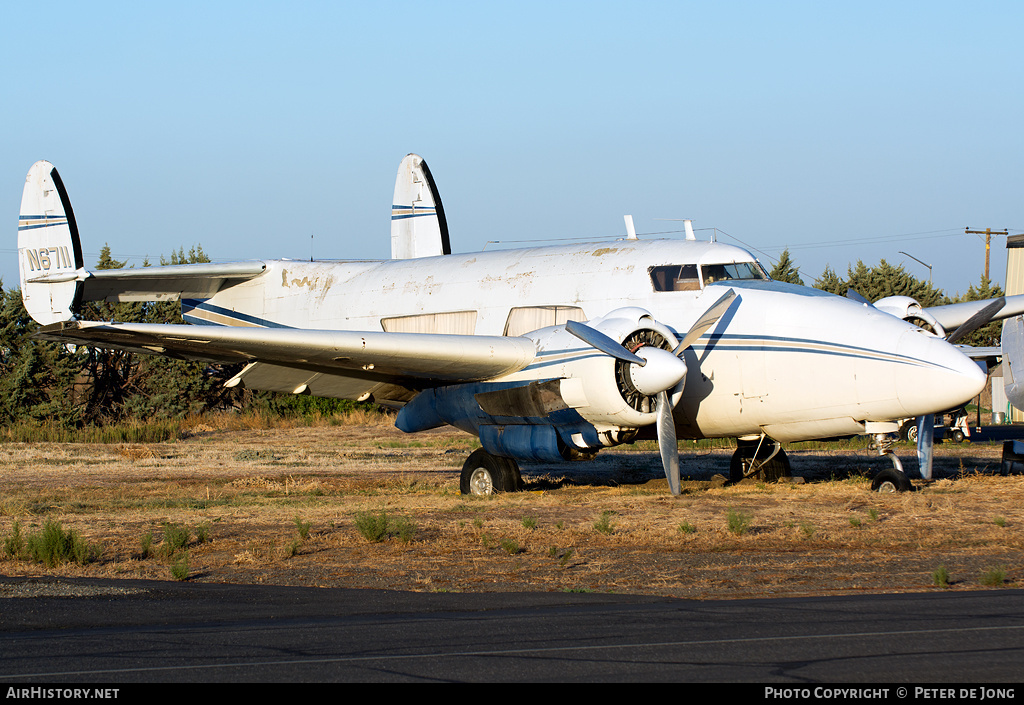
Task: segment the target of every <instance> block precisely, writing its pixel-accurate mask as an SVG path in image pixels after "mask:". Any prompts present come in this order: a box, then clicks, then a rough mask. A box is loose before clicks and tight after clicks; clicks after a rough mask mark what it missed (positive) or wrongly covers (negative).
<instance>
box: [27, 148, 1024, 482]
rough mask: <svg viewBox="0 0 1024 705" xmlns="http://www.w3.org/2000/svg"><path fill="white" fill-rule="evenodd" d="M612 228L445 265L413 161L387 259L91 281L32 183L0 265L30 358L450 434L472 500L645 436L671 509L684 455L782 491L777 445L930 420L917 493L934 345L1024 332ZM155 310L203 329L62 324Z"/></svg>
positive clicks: (961, 382) (453, 257) (969, 388)
mask: <svg viewBox="0 0 1024 705" xmlns="http://www.w3.org/2000/svg"><path fill="white" fill-rule="evenodd" d="M630 225H631V218H629V217H627V230H628V236H627V237H626V238H624V239H622V240H619V241H615V242H602V243H595V244H582V245H579V244H577V245H567V246H555V247H535V248H528V249H520V250H504V251H493V252H474V253H469V254H451V248H450V245H449V240H448V231H447V225H446V223H445V218H444V212H443V209H442V206H441V201H440V198H439V196H438V193H437V189H436V187H435V186H434V182H433V180H432V178H431V175H430V172H429V170H428V169H427V167H426V164H425V163H424V162H423V160H422V159H420V158H419V157H418V156H416V155H409V156H407V157H406V158H405V159H404V160H403V162H402V164H401V166H400V168H399V173H398V179H397V182H396V186H395V199H394V206H393V210H392V259H390V260H383V261H344V260H343V261H317V262H304V261H298V260H265V261H247V262H238V263H233V264H195V265H181V266H165V267H145V268H140V269H122V270H100V271H92V272H91V271H87V270H86V268H85V264H84V262H83V259H82V249H81V244H80V241H79V235H78V229H77V226H76V224H75V218H74V215H73V213H72V210H71V202H70V201H69V199H68V195H67V191H66V190H65V188H64V185H63V183H62V182H61V179H60V177H59V176H58V174H57V170H56V169H54V167H53V165H52V164H50V163H48V162H45V161H40V162H37V163H36V164H34V165H33V166H32V168H31V169H30V171H29V173H28V177H27V179H26V183H25V190H24V195H23V197H22V202H21V216H20V220H19V225H18V259H19V263H20V271H21V291H22V297H23V300H24V303H25V307H26V309H27V310H28V312H29V313H30V314H31V315H32V317H33V318H34V319H35V320H36V321H38V322H39V323H40V324H42V328H41V330H40V332H39V334H38V336H39V337H41V338H44V339H47V340H53V341H57V342H61V343H73V344H84V345H94V346H99V347H105V348H117V349H121V350H129V351H132V352H138V353H146V354H156V355H165V356H169V357H175V358H182V359H189V360H204V361H210V362H215V363H244V366H242V367H241V370H240V371H239V372H238V374H237V375H235V376H234V377H233V378H232V379H231V380H230V381H229V382H228V383H227V384H228V385H229V386H234V385H244V386H246V387H250V388H253V389H267V390H273V391H277V392H286V393H292V394H313V395H316V396H324V397H337V398H344V399H355V400H372V401H375V402H378V403H380V404H383V405H387V406H392V407H397V408H399V409H400V411H399V413H398V417H397V421H396V424H397V426H398V427H399V428H400V429H402V430H403V431H407V432H413V431H420V430H424V429H429V428H435V427H438V426H442V425H445V424H451V425H453V426H456V427H458V428H460V429H463V430H465V431H467V432H469V433H472V434H475V435H477V436H479V438H480V443H481V445H482V448H481V449H479V450H477V451H475V452H473V453H472V454H471V455H470V456H469V459H468V460H467V461H466V464H465V466H464V467H463V469H462V477H461V487H462V492H463V493H477V494H488V493H492V492H496V491H512V490H516V489H518V488H519V487H520V486H521V482H522V480H521V477H520V472H519V466H518V465H517V462H516V461H517V460H524V461H530V460H534V461H538V460H539V461H561V460H573V459H585V458H588V457H591V456H592V455H593V454H595V453H597V452H598V451H599V450H601V449H602V448H607V447H610V446H616V445H619V444H622V443H628V442H630V441H632V440H634V439H636V438H638V437H643V435H644V434H645V432H646V435H648V437H650V436H651V435H654V436H656V437H657V439H658V441H659V445H660V450H661V456H662V462H663V465H664V468H665V474H666V477H667V478H668V481H669V487H670V489H671V491H672V492H673V493H675V494H678V493H679V491H680V489H679V455H678V451H677V447H676V439H677V438H678V437H680V436H681V437H683V438H710V437H733V438H737V439H738V449H737V451H736V454H735V456H734V458H733V469H732V476H733V479H738V478H742V477H744V476H750V475H755V474H761V475H762V476H764V475H765V474H771V473H774V474H775V475H776V476H778V475H782V474H788V469H789V466H788V461H787V460H786V456H785V453H784V452H783V451H782V449H781V444H782V443H785V442H792V441H802V440H810V439H818V438H829V437H835V436H849V435H855V434H877V435H878V439H883V438H885V437H887V436H886V435H885V434H888V433H890V432H895V431H896V428H897V426H896V423H895V421H896V420H897V419H905V418H908V417H922V419H928V421H927V424H925V423H924V422H922V428H923V429H925V431H926V432H924V433H921V434H919V438H921V439H922V440H921V442H922V443H924V444H925V445H924V446H923V447H922V448H921V449H919V450H920V452H921V453H922V454H923V456H926V457H925V460H927V465H922V472H923V473H928V474H925V476H926V477H928V476H930V467H931V466H930V445H929V444H930V439H931V434H930V429H931V425H930V419H931V415H932V414H934V413H937V412H941V411H944V410H947V409H950V408H954V407H958V406H960V405H961V404H963V403H965V402H966V401H968V400H970V399H971V398H973V397H974V396H976V395H977V394H978V393H979V392H980V391H981V389H982V388H983V386H984V384H985V381H986V374H985V372H983V371H982V370H981V369H980V368H979V366H978V365H977V364H975V363H974V362H972V361H971V360H970V359H968V358H967V357H966V356H965V355H964V354H963V353H962V352H961V351H960V350H958V349H957V348H956V347H954V346H953V345H952V344H951V343H950V342H947V339H946V338H947V331H953V330H954V329H956V328H957V327H958V326H960V327H961V328H960V329H959V330H956V331H954V332H953V333H952V334H951V335H949V336H948V337H949V338H950V339H954V338H956V337H957V336H960V335H963V334H964V332H965V331H967V330H969V329H973V328H974V327H977V326H978V325H981V324H982V323H984V322H986V321H988V320H990V319H992V318H993V317H999V318H1003V317H1006V316H1009V315H1015V314H1018V313H1022V312H1024V296H1021V297H1013V298H1012V299H1009V300H1006V301H1004V300H1003V299H999V300H997V301H996V303H995V304H993V305H991V306H987V304H988V303H989V302H978V303H972V304H960V305H956V306H950V307H940V308H934V309H922V308H921V306H919V305H918V304H917V303H916V302H914V301H913V300H910V299H905V298H902V297H897V298H892V299H889V300H885V301H881V302H877V303H876V304H875V305H874V306H872V305H870V304H868V303H867V302H865V301H863V300H860V301H858V300H855V299H853V298H843V297H839V296H835V295H832V294H828V293H825V292H822V291H819V290H817V289H812V288H808V287H803V286H794V285H791V284H784V283H780V282H775V281H772V280H771V279H769V277H768V275H767V274H766V273H765V271H764V269H763V268H762V267H761V265H760V264H759V263H758V262H757V261H756V260H755V259H754V257H753V256H752V255H751V254H750V253H749V252H746V251H745V250H742V249H739V248H737V247H732V246H729V245H722V244H717V243H710V242H701V241H698V240H696V239H694V238H693V236H692V230H691V229H688V231H687V237H686V239H685V240H639V239H637V238H636V236H635V233H633V231H632V228H631V227H629V226H630ZM168 299H180V300H181V307H182V314H183V316H184V318H185V321H187V322H188V323H189V324H199V325H157V324H139V323H116V322H107V323H103V322H92V321H83V320H78V319H77V317H76V313H77V311H78V309H79V306H80V305H81V303H82V302H84V301H97V300H102V301H110V302H121V301H155V300H168ZM1004 304H1006V305H1005V306H1004ZM1000 307H1002V310H1001V311H998V313H996V309H999V308H1000ZM893 314H895V315H893ZM904 319H906V320H904ZM915 324H919V325H915ZM925 426H926V428H925ZM652 432H654V433H652ZM881 452H882V453H887V454H888V455H889V456H890V459H891V460H892V461H893V466H894V467H893V468H892V469H888V468H887V469H886V470H883V471H882V473H880V474H879V477H878V478H876V482H875V485H876V486H878V487H881V488H885V489H906V488H909V487H910V483H909V481H908V480H907V478H906V475H905V474H904V473H903V470H902V466H901V464H900V462H899V460H898V459H897V458H896V456H895V455H893V454H892V453H891V450H889V449H888V448H887V447H885V446H884V444H883V446H882V450H881Z"/></svg>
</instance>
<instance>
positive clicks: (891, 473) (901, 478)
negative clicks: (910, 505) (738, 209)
mask: <svg viewBox="0 0 1024 705" xmlns="http://www.w3.org/2000/svg"><path fill="white" fill-rule="evenodd" d="M911 489H913V485H911V484H910V480H909V479H907V475H906V473H902V472H900V471H899V470H896V469H895V468H886V469H885V470H882V471H881V472H879V473H878V474H877V475H875V479H874V480H872V481H871V491H872V492H882V493H891V492H909V491H910V490H911Z"/></svg>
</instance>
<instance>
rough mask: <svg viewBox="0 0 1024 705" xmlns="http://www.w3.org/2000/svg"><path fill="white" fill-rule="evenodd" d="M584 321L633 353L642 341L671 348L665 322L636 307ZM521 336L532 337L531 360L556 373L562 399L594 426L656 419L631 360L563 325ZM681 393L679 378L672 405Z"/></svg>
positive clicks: (672, 336)
mask: <svg viewBox="0 0 1024 705" xmlns="http://www.w3.org/2000/svg"><path fill="white" fill-rule="evenodd" d="M587 325H588V326H590V327H591V328H594V329H596V330H598V331H600V332H601V333H604V334H605V335H607V336H608V337H609V338H612V339H613V340H615V341H616V342H619V343H621V344H622V346H623V347H624V348H626V349H627V350H629V351H630V352H634V353H635V352H637V351H638V350H640V349H641V348H643V347H645V346H650V347H655V348H661V349H663V350H672V349H673V348H674V347H675V346H676V345H677V344H678V340H677V339H676V337H675V334H674V333H673V332H672V331H671V330H670V329H669V328H668V327H667V326H665V325H663V324H661V323H658V322H657V321H655V320H654V318H653V317H652V316H651V315H650V313H648V312H647V311H645V310H644V309H641V308H633V307H631V308H622V309H616V310H615V311H612V312H611V313H609V314H608V315H607V316H604V317H602V318H594V319H591V320H590V321H588V322H587ZM526 337H529V338H532V339H534V340H535V341H537V350H538V353H537V359H536V361H535V362H534V366H536V365H538V363H539V364H540V365H541V366H542V368H543V369H544V370H545V373H544V374H545V376H549V375H550V376H551V377H557V378H559V379H560V389H559V391H560V394H561V396H562V399H563V400H564V401H565V403H566V404H567V405H568V406H569V407H571V408H573V409H575V410H576V411H578V412H579V414H580V416H582V417H583V418H584V419H586V420H587V421H588V422H590V423H591V424H594V426H596V427H598V428H640V427H642V426H647V425H650V424H652V423H654V422H655V421H656V420H657V414H656V410H655V398H654V395H651V394H647V393H644V392H643V391H641V389H642V388H643V384H642V382H641V379H640V377H639V376H638V375H637V374H636V373H635V370H634V369H633V368H635V367H636V366H635V365H633V364H631V363H629V362H624V361H622V360H618V359H615V358H613V357H611V356H609V355H607V354H605V353H603V352H601V351H599V350H597V349H594V348H592V347H590V346H588V345H587V344H586V343H584V342H582V341H581V340H580V339H579V338H577V337H575V336H574V335H572V334H571V333H569V332H567V331H566V330H565V327H564V326H554V327H551V328H542V329H540V330H538V331H534V332H532V333H527V334H526ZM638 387H639V388H638ZM681 393H682V384H681V383H680V384H679V385H678V386H677V388H676V389H674V390H672V397H673V398H672V402H673V405H674V404H675V403H676V402H678V401H679V395H681Z"/></svg>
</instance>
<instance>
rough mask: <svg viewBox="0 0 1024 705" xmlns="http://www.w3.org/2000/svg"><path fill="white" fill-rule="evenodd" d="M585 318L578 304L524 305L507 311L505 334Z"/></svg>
mask: <svg viewBox="0 0 1024 705" xmlns="http://www.w3.org/2000/svg"><path fill="white" fill-rule="evenodd" d="M585 320H587V317H586V315H585V314H584V313H583V309H581V308H579V307H578V306H524V307H522V308H514V309H512V310H511V311H509V314H508V320H507V321H506V322H505V335H510V336H513V337H514V336H518V335H523V334H524V333H529V332H530V331H532V330H537V329H538V328H547V327H548V326H562V325H565V322H566V321H580V322H582V321H585Z"/></svg>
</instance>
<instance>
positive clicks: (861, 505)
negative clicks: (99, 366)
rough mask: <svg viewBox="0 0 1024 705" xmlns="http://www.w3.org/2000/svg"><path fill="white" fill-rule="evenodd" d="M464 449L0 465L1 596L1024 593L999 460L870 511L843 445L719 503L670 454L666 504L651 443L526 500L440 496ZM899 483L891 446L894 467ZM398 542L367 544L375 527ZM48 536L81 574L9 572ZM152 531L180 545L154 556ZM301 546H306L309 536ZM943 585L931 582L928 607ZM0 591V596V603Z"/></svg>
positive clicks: (1012, 491)
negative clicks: (34, 538) (65, 535)
mask: <svg viewBox="0 0 1024 705" xmlns="http://www.w3.org/2000/svg"><path fill="white" fill-rule="evenodd" d="M475 447H478V446H477V443H476V440H475V439H474V438H472V437H471V436H468V435H466V434H463V433H461V432H459V431H454V430H451V429H447V430H438V431H433V432H427V433H421V434H416V435H406V434H403V433H401V432H400V431H398V430H396V429H394V428H393V427H390V426H381V425H366V426H326V425H324V426H318V427H300V428H292V429H275V430H244V429H242V430H238V429H226V430H214V429H206V428H203V427H201V426H200V427H197V428H196V429H194V432H193V434H192V435H191V436H189V437H188V438H185V439H183V440H180V441H177V442H173V443H163V444H152V445H135V446H128V445H90V444H48V443H40V444H7V445H5V446H3V447H0V487H2V496H0V538H2V539H3V542H4V543H3V544H2V545H0V556H2V558H0V576H40V577H41V576H47V577H53V576H58V577H59V576H79V577H102V578H145V579H159V580H173V579H180V578H182V577H184V578H185V579H186V580H189V581H195V582H227V583H265V584H279V585H304V586H331V587H350V588H379V589H393V590H414V591H452V592H458V591H588V592H614V593H634V594H649V595H669V596H676V597H684V598H698V599H710V598H745V597H772V596H803V595H815V594H842V593H850V592H905V591H921V590H939V589H946V590H975V589H991V588H992V587H1021V586H1022V581H1024V551H1022V546H1024V501H1022V500H1024V477H1022V476H1020V475H1010V476H1005V477H1004V476H1000V475H999V464H1000V452H1001V446H999V445H998V444H992V445H988V444H980V443H977V444H964V445H959V446H956V445H952V444H942V445H938V446H936V456H937V457H936V469H935V473H934V475H935V478H936V479H935V480H933V481H932V482H929V483H924V482H922V481H916V482H915V491H913V492H907V493H899V494H889V495H882V494H877V493H872V492H871V491H870V476H871V475H872V474H873V473H874V472H877V471H878V470H880V469H882V468H883V467H887V466H888V461H887V460H884V459H879V458H878V457H877V456H874V455H873V454H872V453H871V452H870V451H868V450H866V449H865V448H864V447H863V445H861V446H860V447H858V448H852V447H849V446H843V445H840V444H830V445H819V446H817V447H815V448H810V447H808V448H803V447H801V446H799V445H797V446H794V447H793V448H790V449H787V452H788V453H789V457H790V460H791V463H792V466H793V473H794V476H795V481H792V482H780V483H758V482H753V481H747V482H744V483H740V484H737V485H734V486H730V485H727V484H725V483H724V482H723V479H724V477H726V476H728V465H729V458H730V455H731V453H732V450H731V449H729V448H724V447H723V448H720V449H708V448H704V447H700V448H698V446H696V445H694V444H692V443H689V442H686V441H684V442H681V443H680V459H681V466H682V474H683V477H684V478H685V481H684V483H683V485H684V490H683V494H682V495H681V496H678V497H673V496H672V495H671V494H670V493H669V492H668V490H667V483H666V482H665V479H664V476H663V475H662V472H661V469H660V464H659V460H658V457H657V453H656V450H655V446H654V444H653V443H641V444H637V445H636V446H625V447H624V448H622V449H614V450H611V451H606V452H603V453H602V454H601V455H599V456H598V457H597V458H596V459H595V460H593V461H590V462H587V463H576V464H569V465H545V464H524V465H523V468H522V470H523V478H524V481H525V483H526V490H525V491H524V492H519V493H514V494H506V495H498V496H494V497H484V498H476V497H465V496H462V495H461V494H460V493H459V471H460V469H461V466H462V463H463V461H464V460H465V458H466V456H467V455H468V454H469V452H471V450H472V449H473V448H475ZM898 453H899V455H900V456H901V457H902V458H903V460H904V463H905V465H906V466H907V467H908V469H909V468H912V467H916V462H915V461H914V450H913V448H912V447H911V446H909V445H908V446H905V447H901V448H900V449H899V450H898ZM382 514H383V515H384V516H386V517H387V519H389V520H390V524H389V526H391V527H397V528H399V529H401V528H403V527H404V528H405V529H406V531H405V532H404V533H402V532H397V531H396V533H397V534H399V535H394V536H391V537H386V538H385V539H384V540H382V541H371V540H368V539H367V538H366V537H365V536H364V534H363V533H361V531H360V529H359V526H358V524H359V522H360V520H361V519H365V518H366V517H377V518H379V517H380V516H381V515H382ZM48 520H56V521H59V522H60V524H61V526H62V527H63V528H65V529H73V530H74V531H76V532H78V533H79V534H80V535H81V537H82V538H83V539H84V540H85V541H86V542H87V543H89V544H90V545H91V546H92V547H93V549H94V552H95V559H94V560H91V561H89V562H87V563H85V564H84V565H77V564H67V563H66V564H63V565H60V566H57V567H54V568H47V567H45V566H43V565H42V564H39V563H35V562H31V561H29V560H26V559H24V557H17V556H16V557H12V556H11V555H10V554H11V553H14V552H15V551H13V549H10V548H8V547H9V546H13V545H14V543H13V542H12V537H14V535H15V534H14V532H15V528H16V527H17V529H18V530H19V531H20V532H21V535H22V536H23V537H27V536H29V535H31V534H33V533H38V532H40V531H41V529H42V527H43V526H44V524H45V523H46V522H47V521H48ZM168 526H178V527H185V528H187V529H188V530H189V543H188V546H187V548H186V549H183V550H181V551H178V552H176V553H174V554H173V555H165V553H166V552H165V551H164V549H165V548H166V547H167V546H168V545H169V542H170V534H169V533H167V532H165V529H166V527H168ZM307 527H308V532H307V530H306V529H307ZM941 571H944V572H945V575H947V576H948V582H947V584H946V586H944V587H936V585H935V582H936V581H935V576H936V574H938V573H939V572H941ZM5 589H6V588H5V587H4V585H3V584H2V583H0V595H3V594H4V590H5Z"/></svg>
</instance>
